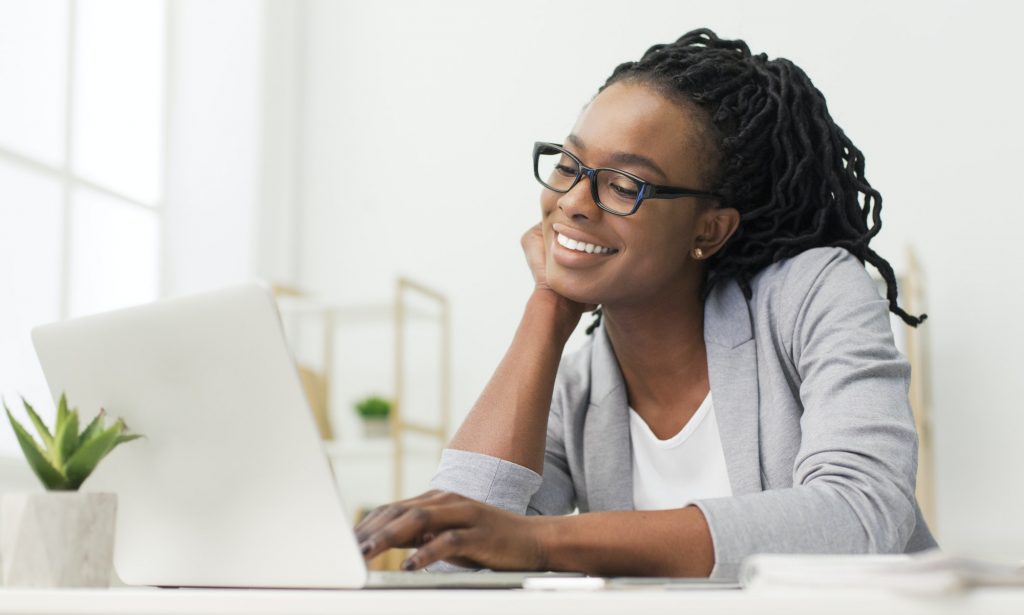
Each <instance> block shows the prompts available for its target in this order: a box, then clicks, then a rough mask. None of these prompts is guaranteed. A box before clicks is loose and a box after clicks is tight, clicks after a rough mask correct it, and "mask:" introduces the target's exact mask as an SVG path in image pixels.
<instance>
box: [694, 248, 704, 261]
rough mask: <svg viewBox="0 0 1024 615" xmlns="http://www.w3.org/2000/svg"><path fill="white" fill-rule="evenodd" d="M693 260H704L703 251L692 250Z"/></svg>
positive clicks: (698, 249)
mask: <svg viewBox="0 0 1024 615" xmlns="http://www.w3.org/2000/svg"><path fill="white" fill-rule="evenodd" d="M693 258H696V259H702V258H704V250H701V249H700V248H694V249H693Z"/></svg>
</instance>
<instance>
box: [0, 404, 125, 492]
mask: <svg viewBox="0 0 1024 615" xmlns="http://www.w3.org/2000/svg"><path fill="white" fill-rule="evenodd" d="M21 403H23V404H25V410H26V411H28V416H29V418H30V419H32V424H33V425H35V428H36V431H38V432H39V437H40V438H42V440H43V445H42V446H40V445H39V443H38V442H36V439H35V438H33V437H32V434H30V433H29V432H28V430H26V429H25V428H24V427H22V426H21V423H19V422H18V421H17V420H15V418H14V415H12V414H11V410H10V409H9V408H8V407H7V402H6V401H5V402H4V410H5V411H6V412H7V417H8V418H9V419H10V420H11V427H13V428H14V433H15V434H16V435H17V437H18V443H19V444H20V445H21V450H22V451H23V452H24V453H25V458H26V459H27V460H28V465H29V466H31V468H32V471H33V472H35V473H36V476H38V477H39V480H40V481H42V483H43V486H44V487H46V488H47V489H48V490H50V491H75V490H77V489H78V488H79V487H80V486H81V485H82V483H83V482H84V481H85V479H87V478H89V475H90V474H92V471H93V470H94V469H95V468H96V464H98V463H99V462H100V460H101V459H103V458H104V457H106V455H107V453H109V452H110V451H112V450H114V447H116V446H117V445H118V444H122V443H124V442H129V441H131V440H134V439H136V438H141V437H142V436H141V435H139V434H130V433H126V432H127V430H128V427H127V426H126V425H125V424H124V420H122V419H117V421H116V422H115V423H114V424H113V425H111V426H110V427H105V426H104V425H103V421H104V417H105V415H106V412H105V411H104V410H103V409H102V408H101V409H100V411H99V414H97V415H96V417H95V418H93V420H92V421H90V422H89V425H87V426H86V428H85V429H84V430H83V431H82V432H81V433H79V432H78V409H77V408H76V409H72V410H68V403H67V399H66V398H65V397H64V395H63V394H62V395H61V396H60V403H58V404H57V421H56V423H55V424H54V426H53V433H52V434H51V433H50V430H49V429H47V428H46V425H45V424H44V423H43V421H42V419H40V418H39V415H38V414H36V411H35V410H33V409H32V406H30V405H29V403H28V402H27V401H25V398H24V397H23V398H22V399H21Z"/></svg>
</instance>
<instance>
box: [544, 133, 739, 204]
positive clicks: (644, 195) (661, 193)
mask: <svg viewBox="0 0 1024 615" xmlns="http://www.w3.org/2000/svg"><path fill="white" fill-rule="evenodd" d="M544 148H553V149H555V150H558V151H559V152H561V153H563V154H565V155H566V156H568V157H569V158H572V160H573V162H575V163H576V166H577V167H578V170H577V171H576V177H575V178H574V179H573V180H572V183H571V184H569V187H568V188H566V189H565V190H558V189H557V188H552V187H551V186H549V185H548V184H547V182H545V181H544V180H543V179H541V177H540V154H541V150H542V149H544ZM598 171H613V172H615V173H621V174H623V175H625V176H626V177H628V178H629V179H631V180H633V181H635V182H636V183H637V184H639V186H640V189H639V190H638V191H637V193H636V201H635V202H634V203H633V208H632V209H630V210H629V211H628V212H621V211H616V210H614V209H612V208H610V207H608V206H607V205H605V204H604V203H602V202H601V199H600V197H598V194H597V172H598ZM584 175H586V176H587V179H589V180H590V196H591V197H593V199H594V203H596V204H597V206H598V207H600V208H601V209H603V210H604V211H607V212H608V213H610V214H612V215H615V216H632V215H633V214H635V213H636V212H637V210H638V209H640V204H641V203H642V202H643V201H644V199H679V198H682V197H685V196H702V197H708V198H713V199H721V198H722V195H720V194H718V193H715V192H705V191H703V190H693V189H691V188H681V187H679V186H659V185H657V184H652V183H651V182H649V181H647V180H644V179H641V178H639V177H637V176H636V175H633V174H632V173H630V172H628V171H623V170H622V169H613V168H611V167H597V168H594V167H588V166H587V165H585V164H583V161H582V160H580V159H579V158H577V157H576V155H575V154H573V153H572V152H570V151H569V150H567V149H565V147H564V146H563V145H562V144H561V143H547V142H544V141H536V142H534V144H533V176H534V177H535V178H537V181H538V182H540V185H542V186H544V187H545V188H547V189H548V190H551V191H552V192H558V193H560V194H565V193H566V192H569V191H570V190H572V189H573V188H575V187H576V184H578V183H580V179H581V178H582V177H583V176H584Z"/></svg>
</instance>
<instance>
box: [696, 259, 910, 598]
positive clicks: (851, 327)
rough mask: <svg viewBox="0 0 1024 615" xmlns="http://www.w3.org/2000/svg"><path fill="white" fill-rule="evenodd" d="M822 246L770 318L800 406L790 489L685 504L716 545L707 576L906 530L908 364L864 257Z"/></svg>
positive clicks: (901, 535)
mask: <svg viewBox="0 0 1024 615" xmlns="http://www.w3.org/2000/svg"><path fill="white" fill-rule="evenodd" d="M830 254H831V257H830V258H829V259H828V260H827V261H826V263H825V264H824V266H823V267H821V268H820V270H819V271H817V274H816V275H815V272H814V271H810V272H807V273H808V276H807V277H809V278H810V279H811V280H812V281H811V283H810V286H809V287H808V285H807V283H806V282H804V283H803V284H800V286H802V288H804V289H807V290H806V294H805V295H804V297H803V299H802V300H800V299H799V297H798V298H797V299H796V300H795V301H794V302H793V303H794V304H795V305H796V306H798V307H796V309H795V310H790V312H792V313H795V317H791V318H790V319H789V320H788V321H786V320H785V319H780V320H782V322H780V323H779V325H780V326H781V327H782V329H781V330H782V331H786V330H787V328H788V327H792V334H791V336H789V337H791V342H790V345H789V351H790V354H791V359H792V361H793V363H792V364H793V365H794V366H795V368H796V371H797V373H798V375H799V379H800V384H799V394H800V402H801V404H802V406H803V414H802V417H801V419H800V423H799V428H800V434H798V437H799V438H800V446H799V449H798V452H797V455H796V459H795V461H794V467H793V486H792V487H790V488H784V489H773V490H768V491H762V492H759V493H752V494H745V495H740V496H734V497H726V498H713V499H705V500H698V501H696V502H695V505H696V506H698V507H699V508H700V509H701V511H702V512H703V513H704V516H705V518H706V519H707V521H708V525H709V526H710V528H711V534H712V540H713V542H714V545H715V559H716V564H715V568H714V570H713V572H712V577H717V578H735V576H736V575H737V572H738V568H739V564H740V562H741V561H742V559H743V558H744V557H746V556H748V555H751V554H753V553H765V552H767V553H771V552H776V553H780V552H785V553H899V552H902V551H903V550H904V547H905V545H906V544H907V541H908V539H909V538H910V536H911V534H912V533H913V531H914V527H915V524H916V517H915V496H914V486H915V480H916V473H917V444H918V443H917V432H916V431H915V428H914V422H913V416H912V414H911V410H910V404H909V401H908V396H907V390H908V384H909V377H910V366H909V364H908V362H907V361H906V360H905V359H904V358H903V356H902V355H900V353H899V352H898V351H897V349H896V346H895V344H894V342H893V337H892V330H891V325H890V320H889V311H888V303H887V302H886V301H885V300H884V299H882V298H881V297H880V296H879V294H878V291H877V289H876V287H875V284H874V282H873V281H872V280H871V278H870V276H868V274H867V272H866V271H865V270H864V267H863V265H861V263H860V262H859V261H857V260H856V259H855V258H854V257H853V256H852V255H850V254H849V253H848V252H846V251H845V250H835V251H832V252H830ZM818 264H819V265H820V260H819V261H818ZM805 279H806V278H805ZM790 282H793V278H792V277H791V278H790V279H789V280H787V285H790V284H789V283H790ZM792 286H797V285H796V284H795V283H794V284H792ZM783 337H786V336H785V335H783Z"/></svg>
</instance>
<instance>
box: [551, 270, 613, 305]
mask: <svg viewBox="0 0 1024 615" xmlns="http://www.w3.org/2000/svg"><path fill="white" fill-rule="evenodd" d="M570 277H572V276H566V275H554V276H551V277H549V278H548V286H550V287H551V290H553V291H555V292H556V293H558V294H559V295H561V296H563V297H565V298H566V299H569V300H571V301H576V302H577V303H584V304H594V305H599V304H601V303H603V302H604V301H603V299H604V297H605V293H601V292H599V291H598V290H597V289H594V288H590V287H589V285H584V284H581V283H580V280H573V279H568V278H570Z"/></svg>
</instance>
